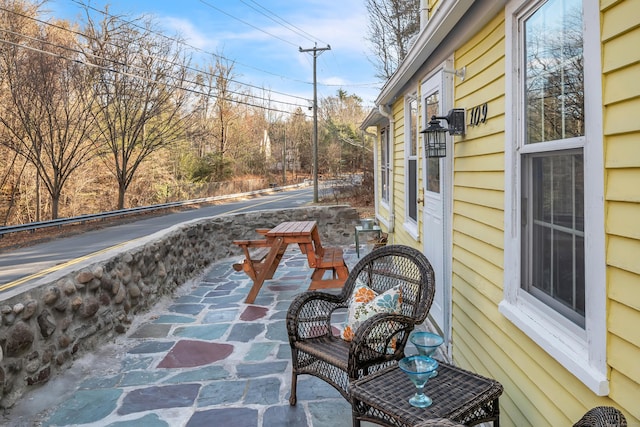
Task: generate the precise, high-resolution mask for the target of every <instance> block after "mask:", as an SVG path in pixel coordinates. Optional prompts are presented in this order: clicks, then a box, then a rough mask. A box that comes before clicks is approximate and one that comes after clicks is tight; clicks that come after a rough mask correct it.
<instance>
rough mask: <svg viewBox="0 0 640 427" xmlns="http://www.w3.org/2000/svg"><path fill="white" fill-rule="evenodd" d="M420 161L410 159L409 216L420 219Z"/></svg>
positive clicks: (415, 219)
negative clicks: (418, 177)
mask: <svg viewBox="0 0 640 427" xmlns="http://www.w3.org/2000/svg"><path fill="white" fill-rule="evenodd" d="M417 176H418V161H417V160H416V159H411V160H409V183H408V184H409V194H408V196H409V203H408V206H407V207H408V209H409V218H411V219H412V220H414V221H416V222H417V221H418V196H417V195H418V179H417Z"/></svg>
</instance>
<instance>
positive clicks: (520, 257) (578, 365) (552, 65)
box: [500, 0, 608, 395]
mask: <svg viewBox="0 0 640 427" xmlns="http://www.w3.org/2000/svg"><path fill="white" fill-rule="evenodd" d="M589 3H593V2H590V1H584V2H583V1H582V0H548V1H541V0H530V1H527V0H521V1H519V2H518V1H515V2H512V3H511V4H510V5H509V6H508V7H507V22H508V25H507V28H508V30H507V46H508V48H507V63H508V64H511V66H508V67H507V70H517V72H513V73H512V74H511V73H510V74H509V75H508V76H507V82H508V89H507V96H506V98H507V105H514V107H515V108H513V109H511V111H509V109H507V111H508V113H507V127H506V141H507V143H506V146H505V158H506V173H505V177H506V180H505V190H506V196H505V208H506V209H505V257H506V262H505V285H504V286H505V298H504V300H503V302H502V303H501V304H500V310H501V312H502V313H503V314H504V315H505V316H506V317H508V318H509V319H510V320H511V321H512V322H513V323H514V324H516V325H517V326H518V327H520V329H522V330H523V331H524V332H525V333H527V334H528V335H529V336H530V337H531V338H532V339H533V340H534V341H535V342H536V343H537V344H538V345H540V346H541V347H542V348H543V349H544V350H546V351H547V352H548V353H549V354H550V355H551V356H552V357H554V358H555V359H556V360H558V361H559V362H560V363H561V364H562V365H563V366H565V368H567V369H568V370H569V371H571V372H572V373H573V374H574V375H576V376H577V377H578V378H579V379H580V380H582V381H583V382H584V383H585V384H586V385H587V386H588V387H589V388H591V389H592V390H593V391H594V392H596V393H597V394H600V395H603V394H607V393H608V382H607V380H606V357H605V355H606V353H605V351H606V348H605V337H606V331H605V327H606V326H605V321H606V318H605V302H604V299H605V292H604V289H605V275H604V261H605V260H604V251H603V248H604V237H603V236H604V220H603V207H602V198H603V182H602V174H603V165H602V124H601V120H602V119H601V112H599V111H598V109H597V108H593V106H595V105H602V104H601V95H600V90H601V89H600V79H599V75H598V74H597V73H598V70H600V54H599V52H600V47H599V44H598V37H597V36H598V35H597V33H598V32H597V28H599V24H598V23H597V19H598V11H597V7H596V8H593V7H592V6H591V5H588V4H589ZM583 5H584V10H583ZM594 19H595V20H596V22H595V25H594V26H593V27H592V28H595V29H596V31H593V32H592V33H593V34H590V33H589V32H586V31H585V28H589V27H588V26H587V22H588V20H594ZM591 24H592V25H593V24H594V22H591ZM509 88H511V89H512V90H509ZM590 106H591V108H590Z"/></svg>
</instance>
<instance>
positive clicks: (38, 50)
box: [0, 39, 304, 114]
mask: <svg viewBox="0 0 640 427" xmlns="http://www.w3.org/2000/svg"><path fill="white" fill-rule="evenodd" d="M39 41H42V40H39ZM42 42H44V41H42ZM0 43H4V44H8V45H10V46H14V47H19V48H23V49H27V50H31V51H33V52H37V53H42V54H45V55H50V56H54V57H57V58H60V59H64V60H67V61H72V62H75V63H78V64H82V65H86V66H89V67H93V68H98V69H101V70H105V71H109V72H113V73H117V74H120V75H123V76H127V77H132V78H135V79H139V80H142V81H146V82H149V83H154V84H157V83H158V82H157V81H155V80H152V79H150V78H147V77H143V76H140V75H138V74H133V73H129V72H126V71H122V70H114V69H112V68H108V67H105V66H102V65H98V64H94V63H92V62H87V61H83V60H82V59H74V58H68V57H66V56H64V55H61V54H59V53H54V52H49V51H46V50H42V49H38V48H35V47H32V46H26V45H23V44H19V43H14V42H11V41H9V40H4V39H0ZM45 43H46V42H45ZM121 65H124V64H121ZM185 82H186V83H192V84H196V85H197V83H195V82H190V81H188V80H186V81H185ZM161 84H162V85H163V86H165V87H167V88H170V89H177V90H184V91H186V92H189V93H193V94H197V95H204V96H209V97H212V98H215V99H220V100H223V101H228V102H233V103H236V104H240V105H246V106H249V107H255V108H260V109H266V110H269V111H276V112H279V113H286V114H295V112H292V111H287V110H280V109H277V108H267V107H265V106H263V105H256V104H252V103H249V102H245V101H240V100H237V99H229V98H222V97H219V96H216V95H212V94H209V93H205V92H202V91H198V90H195V89H191V88H188V87H182V86H178V85H173V84H169V83H161ZM263 100H265V99H264V98H263ZM296 106H297V107H300V108H302V106H300V105H296ZM303 111H304V110H303Z"/></svg>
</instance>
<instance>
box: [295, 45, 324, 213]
mask: <svg viewBox="0 0 640 427" xmlns="http://www.w3.org/2000/svg"><path fill="white" fill-rule="evenodd" d="M298 50H299V51H300V52H313V203H318V88H317V80H316V59H317V58H318V55H320V54H321V53H322V52H324V51H325V50H331V46H329V45H327V47H317V46H314V47H313V48H311V49H303V48H301V47H300V48H298Z"/></svg>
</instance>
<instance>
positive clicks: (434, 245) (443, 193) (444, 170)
mask: <svg viewBox="0 0 640 427" xmlns="http://www.w3.org/2000/svg"><path fill="white" fill-rule="evenodd" d="M447 78H448V77H447V75H446V74H445V73H443V72H438V73H436V74H435V75H434V76H432V77H430V78H429V79H427V80H426V81H425V82H424V83H423V84H422V90H421V101H422V112H423V114H422V126H423V129H424V128H425V127H426V126H427V123H428V122H429V120H430V118H431V116H443V115H446V112H445V107H447V110H448V106H447V105H446V104H448V103H449V102H447V101H448V99H450V97H449V96H445V95H446V92H444V91H446V90H447V87H448V86H449V85H447V84H446V83H447V82H446V79H447ZM441 124H442V126H443V127H446V126H447V123H446V121H441ZM447 135H448V134H447ZM423 149H424V145H423ZM452 152H453V141H447V157H444V158H427V157H426V156H425V155H424V154H425V153H424V151H423V164H422V166H423V167H422V170H423V180H422V182H423V187H424V188H423V189H424V208H423V210H422V212H423V217H422V226H423V234H422V236H423V245H424V249H423V250H424V253H425V255H426V256H427V258H428V259H429V262H430V263H431V265H432V266H433V269H434V271H435V276H436V294H435V297H434V301H433V305H432V307H431V310H430V311H429V316H430V317H431V320H432V321H433V322H434V323H435V326H437V328H438V329H440V332H441V333H442V334H443V335H444V337H445V342H448V340H449V329H450V306H451V297H450V295H451V261H450V259H451V255H450V247H451V237H450V236H451V233H450V231H449V230H450V227H451V225H450V219H449V218H450V207H449V206H450V203H451V190H450V187H449V186H450V182H451V178H450V176H449V174H450V173H451V166H450V164H451V159H452V158H453V153H452Z"/></svg>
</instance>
